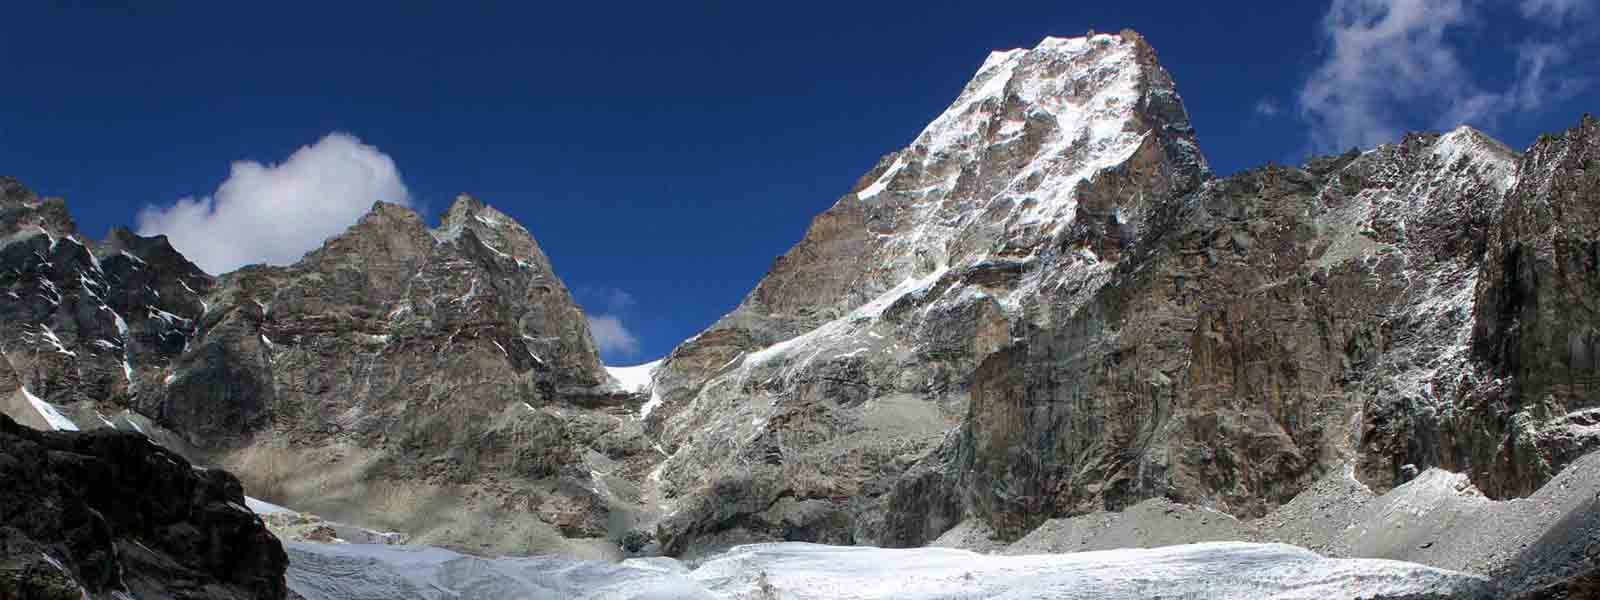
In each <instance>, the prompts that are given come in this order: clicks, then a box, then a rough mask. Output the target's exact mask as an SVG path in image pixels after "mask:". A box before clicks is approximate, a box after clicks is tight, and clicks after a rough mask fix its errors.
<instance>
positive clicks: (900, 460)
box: [649, 32, 1209, 551]
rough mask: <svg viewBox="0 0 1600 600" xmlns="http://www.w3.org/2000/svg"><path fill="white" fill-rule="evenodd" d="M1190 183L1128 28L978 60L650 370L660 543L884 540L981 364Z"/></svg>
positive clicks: (1197, 173)
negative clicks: (907, 132) (762, 273)
mask: <svg viewBox="0 0 1600 600" xmlns="http://www.w3.org/2000/svg"><path fill="white" fill-rule="evenodd" d="M1208 174H1209V171H1208V170H1207V168H1206V165H1205V161H1204V159H1203V158H1202V157H1201V156H1200V154H1199V152H1198V150H1197V146H1196V144H1195V140H1194V132H1193V128H1192V127H1190V125H1189V122H1188V118H1187V116H1186V114H1185V112H1184V109H1183V106H1182V104H1181V101H1180V100H1179V98H1178V95H1177V92H1176V91H1175V88H1174V86H1173V82H1172V80H1171V78H1170V76H1168V75H1167V73H1166V72H1165V71H1164V70H1162V69H1161V67H1160V66H1159V65H1158V64H1157V63H1156V60H1155V53H1154V51H1153V50H1152V49H1151V48H1150V46H1149V45H1148V44H1147V43H1146V42H1145V41H1144V40H1143V38H1141V37H1139V36H1138V35H1137V34H1135V33H1132V32H1124V33H1122V34H1119V35H1098V36H1093V37H1090V38H1075V39H1057V38H1050V39H1046V40H1045V41H1044V42H1042V43H1041V44H1040V45H1039V46H1038V47H1037V48H1034V49H1032V50H1013V51H1009V52H997V53H995V54H993V55H991V56H990V57H989V59H988V60H987V61H985V63H984V64H983V65H982V67H980V69H979V71H978V74H977V76H976V77H975V78H974V79H973V80H972V82H971V83H969V84H968V85H967V87H966V89H965V90H964V91H963V92H962V93H961V95H960V96H959V97H958V98H957V99H956V101H955V103H954V104H953V105H952V106H951V107H950V109H949V110H947V111H946V112H945V113H944V114H943V115H940V116H939V117H938V118H937V119H935V120H934V121H933V122H932V123H931V124H930V125H929V126H928V127H927V129H925V130H924V131H923V132H922V133H921V134H920V135H919V136H918V137H917V139H916V140H915V141H913V142H912V145H911V146H910V147H908V148H906V149H905V150H902V151H900V152H896V153H894V154H891V155H890V156H887V157H885V158H884V159H883V161H881V162H880V164H879V165H878V166H877V167H876V168H874V169H873V170H872V171H871V172H869V173H868V174H867V175H866V176H865V177H863V178H862V179H861V181H860V183H859V184H858V185H857V186H856V189H855V190H854V191H852V192H851V193H850V194H848V195H846V196H845V197H844V198H842V199H840V200H839V202H838V203H837V204H835V205H834V207H833V208H831V209H829V210H828V211H827V212H826V213H824V214H823V215H821V216H819V217H818V218H817V219H816V221H815V222H814V223H813V224H812V226H811V228H810V230H809V231H808V232H807V234H806V237H805V238H804V239H803V240H801V241H800V243H799V244H797V245H796V246H795V248H794V249H793V250H791V251H790V252H789V253H788V254H786V255H785V256H783V257H782V258H780V259H778V261H777V262H776V263H775V264H774V266H773V268H772V271H771V272H770V273H769V274H768V275H767V277H766V278H765V279H763V280H762V282H761V283H760V284H759V285H758V286H757V287H756V289H755V290H754V291H752V292H751V293H750V295H749V296H748V297H747V298H746V299H745V300H744V302H743V303H742V304H741V305H740V306H739V308H738V309H736V310H735V311H734V312H733V313H731V314H729V315H728V316H726V317H724V318H723V319H722V320H721V321H720V322H718V323H717V324H716V325H714V326H713V327H712V328H711V329H709V330H707V331H706V332H704V333H702V334H700V335H699V336H698V337H697V338H695V339H693V340H690V341H688V342H686V343H684V344H683V345H682V346H680V347H679V348H678V349H676V350H675V351H674V352H673V353H672V355H671V356H670V357H669V358H668V360H667V361H666V362H665V364H664V365H663V366H662V367H661V368H660V369H658V370H657V372H656V376H655V385H654V389H653V393H654V394H655V396H656V397H658V398H659V401H660V402H661V408H657V409H655V411H653V412H652V413H651V416H650V422H649V426H650V428H651V430H652V431H654V432H659V435H660V438H661V440H662V442H663V445H664V446H665V447H666V448H668V449H669V450H670V451H672V453H673V454H672V457H671V459H670V460H668V461H667V462H666V463H665V464H664V466H663V467H662V468H661V469H660V470H659V471H657V473H658V474H659V475H660V477H661V481H662V484H663V485H662V487H663V489H664V492H665V495H666V496H667V497H669V498H670V497H674V496H676V497H678V498H679V500H678V501H677V502H676V504H675V505H674V506H673V509H674V510H675V511H676V512H675V514H674V515H673V516H672V517H671V518H669V519H667V520H666V521H665V522H664V524H663V528H662V531H663V533H664V537H665V539H666V541H667V543H668V547H669V550H674V551H682V550H684V549H686V548H688V547H689V545H691V544H692V543H693V541H694V540H695V539H696V538H699V537H708V536H709V537H712V538H715V537H717V536H724V537H727V536H731V537H728V539H740V538H742V537H751V538H755V539H767V538H782V539H803V540H813V541H824V542H832V543H850V542H859V543H872V542H879V543H881V542H891V543H892V542H893V541H894V540H895V539H898V538H899V537H904V536H903V535H902V534H900V533H898V532H897V531H889V530H886V529H885V528H886V527H887V528H888V529H897V528H899V527H901V524H899V523H896V522H892V521H891V522H887V523H886V522H885V521H884V519H885V518H886V515H888V514H890V513H895V512H900V507H898V506H896V505H894V503H895V502H897V501H898V500H896V497H895V496H894V495H892V494H890V493H889V492H890V491H891V490H892V489H893V487H894V486H895V485H898V484H897V481H901V480H902V478H901V475H902V472H903V470H904V469H905V468H907V467H908V466H910V465H911V464H913V463H915V462H917V461H919V460H921V459H922V458H923V457H924V456H925V455H926V454H927V453H929V452H931V451H933V450H934V449H935V448H937V447H939V446H940V444H941V442H942V441H943V440H945V439H947V437H948V435H949V432H951V431H952V428H953V427H954V426H955V425H956V424H958V423H960V422H961V421H962V420H963V419H964V418H965V417H966V416H967V413H968V410H969V407H968V397H969V391H970V389H971V385H972V378H973V373H974V371H975V369H977V368H978V366H979V364H980V362H981V361H982V360H984V357H986V356H988V355H990V354H992V353H994V352H996V351H1000V350H1001V349H1003V348H1007V347H1010V346H1011V345H1012V340H1013V338H1014V337H1016V336H1017V335H1019V334H1020V333H1021V332H1024V331H1026V330H1028V329H1029V328H1044V327H1055V326H1056V325H1055V323H1056V321H1057V320H1058V319H1060V314H1059V313H1058V312H1057V311H1056V310H1052V301H1055V300H1059V301H1062V302H1066V303H1069V304H1071V303H1082V302H1086V301H1088V299H1090V298H1092V297H1093V295H1094V294H1095V292H1096V290H1098V289H1100V288H1101V287H1102V286H1104V285H1106V284H1107V283H1108V282H1109V281H1111V276H1112V274H1113V269H1114V266H1115V265H1117V264H1118V261H1119V260H1121V258H1122V256H1123V254H1125V253H1126V252H1128V251H1130V250H1131V249H1133V248H1134V247H1135V245H1136V243H1137V242H1138V241H1139V240H1140V239H1141V238H1142V237H1143V236H1146V235H1148V233H1147V232H1148V229H1149V228H1150V227H1152V226H1153V225H1155V223H1156V221H1155V218H1156V217H1157V216H1158V215H1159V214H1160V211H1161V210H1162V207H1163V205H1164V203H1165V202H1167V200H1168V199H1170V198H1172V197H1174V196H1176V195H1180V194H1183V193H1185V192H1188V191H1189V190H1192V189H1194V188H1195V187H1196V186H1197V185H1199V184H1200V182H1201V181H1203V180H1204V179H1205V178H1206V177H1208ZM949 483H951V484H953V483H954V482H953V481H951V482H949ZM906 485H912V486H917V485H926V486H933V487H939V485H940V484H935V483H931V482H924V483H922V484H915V483H908V484H906ZM929 489H930V490H931V488H929ZM947 512H950V511H947ZM949 516H950V517H951V518H959V517H958V516H957V515H954V514H951V515H949ZM953 524H954V521H949V522H941V523H936V524H932V525H930V526H929V529H930V530H939V529H940V528H941V527H948V526H949V525H953ZM934 535H937V533H934ZM913 537H914V536H913ZM908 541H909V540H908Z"/></svg>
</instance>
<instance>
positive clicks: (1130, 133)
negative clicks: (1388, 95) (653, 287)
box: [647, 32, 1600, 554]
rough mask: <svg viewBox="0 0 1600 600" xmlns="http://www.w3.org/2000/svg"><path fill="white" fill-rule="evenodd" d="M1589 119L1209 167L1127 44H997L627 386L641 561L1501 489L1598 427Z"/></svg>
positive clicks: (1547, 468)
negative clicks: (646, 527)
mask: <svg viewBox="0 0 1600 600" xmlns="http://www.w3.org/2000/svg"><path fill="white" fill-rule="evenodd" d="M1593 130H1594V125H1593V121H1592V119H1586V120H1585V121H1584V123H1583V124H1582V125H1581V126H1580V127H1578V128H1576V129H1574V130H1573V131H1571V132H1568V133H1567V134H1565V135H1563V136H1555V137H1549V138H1546V139H1543V140H1541V141H1540V143H1539V144H1537V145H1536V146H1535V147H1534V148H1533V149H1531V150H1530V151H1529V152H1528V153H1527V154H1526V155H1525V156H1524V155H1521V154H1518V153H1517V152H1514V151H1512V150H1510V149H1509V148H1506V147H1505V146H1504V145H1503V144H1501V143H1499V142H1497V141H1495V140H1493V139H1491V138H1489V137H1488V136H1486V135H1484V134H1482V133H1480V132H1477V131H1475V130H1472V129H1470V128H1465V127H1463V128H1461V129H1457V130H1455V131H1452V132H1449V133H1446V134H1442V135H1441V134H1415V135H1411V136H1408V137H1406V139H1404V140H1402V141H1400V142H1399V143H1397V144H1392V145H1386V146H1383V147H1380V148H1376V149H1373V150H1370V151H1367V152H1360V153H1351V154H1347V155H1343V156H1333V157H1321V158H1316V159H1313V160H1311V161H1309V162H1308V163H1307V164H1305V165H1302V166H1300V167H1280V166H1269V167H1264V168H1260V169H1255V170H1251V171H1248V172H1245V173H1241V174H1238V175H1235V176H1232V177H1229V178H1226V179H1221V180H1212V179H1210V175H1209V172H1208V171H1207V169H1206V167H1205V162H1204V160H1203V158H1202V157H1201V156H1200V154H1199V152H1198V150H1197V149H1196V148H1197V145H1196V141H1195V138H1194V134H1193V131H1192V128H1191V127H1190V126H1189V124H1188V121H1187V118H1186V117H1185V115H1184V111H1183V107H1182V104H1181V101H1180V100H1179V98H1178V95H1177V93H1176V92H1175V90H1174V87H1173V85H1172V82H1171V79H1170V77H1168V76H1167V75H1166V73H1165V72H1164V71H1162V70H1161V68H1160V67H1159V65H1158V64H1157V63H1156V61H1155V57H1154V52H1153V51H1152V50H1150V48H1149V46H1148V45H1147V44H1146V43H1145V42H1144V40H1143V39H1141V38H1140V37H1138V36H1137V34H1133V33H1131V32H1128V33H1123V34H1121V35H1116V36H1111V35H1100V36H1093V37H1090V38H1083V39H1072V40H1062V39H1047V40H1045V41H1044V42H1043V43H1041V44H1040V45H1039V46H1038V47H1037V48H1034V49H1032V50H1016V51H1010V52H1003V53H996V54H994V55H992V56H991V57H990V58H989V60H988V61H986V62H985V64H984V65H983V66H982V67H981V68H980V70H979V72H978V74H977V76H976V77H975V78H974V79H973V81H972V82H971V83H970V84H969V85H968V86H967V88H966V90H964V91H963V92H962V94H961V96H960V97H958V98H957V100H956V101H955V103H954V104H953V105H952V106H951V108H950V109H949V110H948V111H947V112H946V113H944V114H943V115H940V116H939V117H938V118H937V119H935V120H934V121H933V123H931V124H930V125H929V126H928V128H927V129H926V130H924V131H923V133H922V134H921V135H919V136H918V138H917V139H916V140H915V141H913V142H912V145H911V146H910V147H908V148H907V149H905V150H902V151H900V152H897V153H894V154H892V155H890V156H888V157H885V159H884V160H883V161H881V162H880V164H879V165H878V166H877V167H875V168H874V169H873V170H872V171H871V172H869V173H868V174H867V175H866V176H865V177H863V178H862V179H861V181H860V183H859V184H858V185H857V186H856V189H855V190H854V191H853V192H852V193H851V194H849V195H847V196H846V197H845V198H843V199H841V200H840V201H839V202H838V204H836V205H835V206H834V207H833V208H831V209H830V210H829V211H827V212H826V213H824V214H823V215H821V216H819V217H818V218H817V219H816V221H815V222H814V223H813V224H812V227H811V229H810V230H809V231H808V232H807V235H806V237H805V238H804V239H803V240H801V241H800V242H799V243H798V244H797V245H796V246H795V248H794V249H792V250H791V251H790V252H789V253H788V254H786V255H785V256H783V257H782V258H780V259H779V260H778V261H777V262H776V263H775V264H774V266H773V268H772V270H771V272H770V273H769V274H768V275H767V277H766V278H765V279H763V281H762V282H761V283H760V284H759V285H758V286H757V287H756V289H755V290H753V291H752V292H751V293H750V295H749V296H748V297H747V298H746V299H745V301H744V302H743V303H742V304H741V305H740V306H739V308H738V309H736V310H735V311H734V312H733V313H730V314H729V315H728V316H726V317H724V318H723V319H722V320H721V321H719V322H718V323H717V324H716V325H714V326H712V327H711V328H710V329H708V330H707V331H705V332H703V333H702V334H700V335H699V336H697V337H696V338H694V339H692V340H690V341H688V342H685V343H684V344H683V345H681V346H680V347H678V348H677V349H676V350H675V351H674V352H673V353H672V354H671V356H670V357H668V359H667V360H666V361H665V363H664V364H663V365H662V366H661V367H659V368H657V369H656V370H655V372H654V377H653V385H652V387H651V394H652V404H655V405H656V407H655V408H653V410H652V411H651V412H650V413H649V418H648V421H647V425H648V428H649V431H650V432H651V433H652V434H653V435H657V436H659V439H660V440H661V442H662V444H663V446H664V447H665V448H666V449H668V450H669V451H670V452H671V457H670V458H669V459H668V460H666V461H665V462H664V463H663V464H662V465H661V466H660V467H658V468H657V469H656V470H655V471H654V472H653V473H652V479H651V481H659V482H660V484H659V496H660V497H661V498H663V499H664V500H665V502H664V506H663V508H664V509H665V510H666V511H667V512H668V516H667V517H666V518H664V519H663V520H662V521H661V525H660V528H659V533H660V535H661V537H662V540H663V541H664V542H665V544H666V549H667V550H668V551H669V552H677V553H691V554H692V553H694V552H697V551H698V550H697V549H699V548H708V547H714V546H718V545H723V544H726V543H731V542H735V541H743V540H766V539H789V540H796V539H798V540H811V541H821V542H828V543H872V544H884V545H920V544H923V543H926V542H928V541H931V540H932V539H933V538H935V537H937V536H938V535H939V534H940V533H942V532H944V531H945V530H947V529H949V528H950V527H952V526H953V525H955V524H956V523H957V522H960V521H963V520H965V519H976V520H977V521H978V522H979V523H980V524H981V526H982V527H983V528H984V529H986V530H988V531H991V532H993V533H994V534H995V535H997V536H999V537H1001V538H1005V539H1015V538H1016V537H1018V536H1021V535H1022V534H1024V533H1026V532H1028V531H1029V530H1031V529H1032V528H1034V527H1036V526H1037V525H1039V524H1040V523H1041V522H1043V520H1045V519H1047V518H1049V517H1052V516H1062V515H1072V514H1080V513H1085V512H1090V511H1097V510H1119V509H1121V508H1123V507H1127V506H1130V505H1132V504H1134V503H1136V502H1139V501H1140V500H1144V499H1147V498H1153V497H1164V498H1168V499H1172V500H1176V501H1180V502H1188V503H1195V504H1201V505H1206V506H1210V507H1215V508H1218V509H1222V510H1225V511H1227V512H1230V513H1232V514H1235V515H1238V516H1241V517H1255V516H1261V515H1263V514H1265V513H1267V512H1268V511H1270V510H1272V509H1273V508H1275V507H1277V506H1279V505H1281V504H1283V503H1285V502H1288V501H1289V500H1290V499H1292V498H1294V497H1295V496H1296V495H1297V494H1299V493H1300V492H1301V491H1303V490H1305V489H1306V488H1307V486H1309V485H1311V484H1312V483H1313V482H1314V481H1316V480H1317V479H1319V478H1321V477H1322V476H1323V475H1324V474H1326V473H1329V472H1332V471H1335V470H1341V469H1347V470H1349V471H1350V472H1351V473H1353V474H1354V475H1355V476H1356V477H1357V478H1358V479H1359V480H1360V481H1361V482H1363V483H1365V484H1367V485H1369V486H1371V487H1372V488H1374V489H1375V490H1377V491H1378V492H1380V493H1381V492H1382V491H1384V490H1387V489H1389V488H1391V487H1393V486H1395V485H1398V484H1400V483H1402V482H1404V481H1406V480H1407V479H1408V478H1409V477H1412V476H1414V475H1415V474H1416V473H1417V472H1419V471H1420V470H1424V469H1426V468H1428V467H1432V466H1439V467H1444V468H1447V469H1451V470H1456V471H1460V472H1466V473H1470V474H1471V476H1472V479H1473V481H1474V483H1476V484H1477V485H1478V486H1479V487H1481V488H1482V489H1483V490H1484V491H1485V492H1486V493H1488V494H1489V495H1491V496H1493V497H1497V498H1498V497H1508V496H1517V495H1525V494H1527V493H1530V492H1532V491H1533V490H1535V489H1537V488H1538V487H1539V486H1540V485H1541V484H1543V483H1544V482H1546V481H1547V480H1549V478H1550V477H1551V476H1552V475H1553V474H1554V473H1555V472H1557V471H1559V469H1560V468H1561V467H1562V466H1564V465H1565V464H1566V463H1568V462H1570V461H1571V460H1573V459H1574V458H1576V457H1577V456H1579V455H1581V454H1583V453H1584V452H1586V451H1588V450H1589V449H1591V448H1592V447H1594V445H1595V440H1596V438H1595V437H1594V434H1593V432H1592V431H1591V429H1592V425H1593V423H1592V422H1591V421H1592V420H1593V419H1592V418H1591V417H1592V415H1590V412H1591V411H1588V410H1586V409H1588V408H1590V407H1591V406H1593V403H1592V401H1591V400H1589V398H1590V396H1592V395H1593V394H1591V393H1589V392H1588V391H1587V390H1588V389H1589V388H1588V387H1586V386H1587V385H1588V384H1587V383H1585V380H1584V377H1585V376H1584V375H1583V373H1584V372H1585V369H1587V368H1589V367H1588V366H1586V365H1589V366H1592V365H1590V363H1592V362H1593V360H1592V359H1591V358H1592V357H1591V356H1590V354H1591V352H1590V349H1589V348H1588V346H1587V345H1586V344H1588V342H1587V341H1585V340H1587V339H1588V338H1587V337H1585V336H1589V335H1590V334H1589V333H1585V332H1588V331H1589V330H1590V328H1591V326H1590V325H1588V324H1587V323H1588V321H1587V320H1586V319H1587V317H1583V316H1580V315H1582V314H1587V313H1586V312H1584V311H1585V310H1586V309H1581V308H1579V307H1581V306H1585V305H1584V302H1586V301H1587V300H1585V298H1587V296H1588V295H1592V294H1590V293H1589V291H1592V290H1591V288H1592V286H1593V282H1589V281H1588V279H1586V278H1587V277H1588V276H1589V275H1588V274H1591V273H1592V271H1593V269H1591V268H1590V265H1588V263H1589V262H1594V261H1593V256H1591V255H1592V254H1593V253H1592V252H1590V250H1592V248H1590V247H1589V246H1590V245H1592V242H1591V241H1590V240H1587V238H1585V237H1584V236H1585V235H1588V234H1586V233H1584V232H1586V231H1588V230H1587V229H1584V227H1586V226H1585V225H1583V223H1587V222H1588V221H1586V220H1585V219H1587V218H1588V217H1586V216H1585V215H1587V214H1588V212H1592V211H1591V210H1590V208H1588V206H1589V205H1591V204H1593V203H1594V194H1595V193H1596V192H1595V190H1596V189H1600V186H1597V185H1596V183H1595V181H1594V179H1593V174H1592V171H1593V169H1592V165H1591V163H1592V161H1593V158H1592V155H1593V152H1594V150H1593V148H1594V142H1593V139H1594V137H1593V135H1594V134H1593V133H1592V132H1593ZM1558 223H1560V224H1559V225H1558ZM1568 223H1570V224H1571V225H1567V224H1568ZM1591 229H1592V228H1591ZM1585 261H1588V262H1585ZM1586 286H1588V287H1586ZM1586 290H1587V291H1586ZM1552 356H1559V357H1562V358H1560V360H1558V361H1556V362H1555V363H1554V364H1552V362H1551V360H1550V358H1549V357H1552Z"/></svg>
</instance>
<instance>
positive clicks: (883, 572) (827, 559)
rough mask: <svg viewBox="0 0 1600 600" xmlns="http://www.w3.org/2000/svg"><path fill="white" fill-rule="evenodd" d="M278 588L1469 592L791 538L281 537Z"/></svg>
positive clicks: (500, 594)
mask: <svg viewBox="0 0 1600 600" xmlns="http://www.w3.org/2000/svg"><path fill="white" fill-rule="evenodd" d="M285 546H286V548H287V549H288V550H289V555H290V570H289V576H288V580H289V587H290V589H292V590H294V591H295V592H297V593H299V594H301V595H302V596H304V597H305V598H307V600H334V599H335V598H338V599H345V598H419V599H421V598H426V599H434V598H461V599H467V598H485V599H487V598H595V599H598V598H617V599H659V600H668V599H674V600H675V599H684V600H702V599H730V600H731V599H738V598H772V599H774V600H811V599H817V600H823V599H827V600H869V599H891V598H893V599H903V600H946V599H948V600H955V599H965V598H1009V599H1019V600H1020V599H1023V598H1063V599H1066V598H1083V599H1089V598H1095V599H1106V600H1116V599H1130V600H1131V599H1143V598H1152V597H1164V598H1240V599H1243V598H1250V599H1259V598H1271V599H1280V600H1291V599H1307V600H1337V599H1342V598H1352V599H1353V598H1371V597H1414V598H1432V597H1438V598H1469V597H1478V596H1480V595H1482V594H1484V593H1486V592H1487V591H1488V587H1487V586H1488V583H1487V580H1485V579H1483V578H1481V577H1477V576H1474V575H1468V574H1464V573H1458V572H1454V571H1445V570H1441V569H1434V568H1430V567H1424V566H1422V565H1417V564H1412V563H1405V562H1399V561H1390V560H1377V559H1329V558H1323V557H1321V556H1319V555H1317V554H1315V553H1312V552H1310V551H1308V550H1305V549H1302V548H1298V547H1295V546H1288V545H1283V544H1248V543H1240V542H1215V543H1206V544H1189V545H1182V546H1168V547H1163V548H1150V549H1130V550H1110V551H1102V552H1079V553H1073V554H1042V555H1032V556H993V555H982V554H976V553H973V552H969V551H965V550H955V549H949V548H914V549H885V548H870V547H845V546H824V545H819V544H807V543H798V542H786V543H777V544H755V545H749V546H739V547H736V548H733V549H731V550H729V551H728V552H726V553H724V554H722V555H719V556H716V557H713V558H711V559H710V560H708V561H706V562H705V563H703V564H702V565H701V566H700V567H698V568H696V569H693V570H690V569H688V568H686V567H684V566H683V565H682V564H681V563H679V562H678V561H675V560H673V559H669V558H650V559H633V560H627V561H623V562H621V563H610V562H600V561H578V560H568V559H560V558H550V557H536V558H497V559H486V558H478V557H471V556H464V555H460V554H456V553H454V552H450V551H446V550H439V549H433V548H423V547H408V546H370V545H359V544H358V545H335V546H328V545H320V544H306V543H298V542H290V543H288V544H285Z"/></svg>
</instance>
